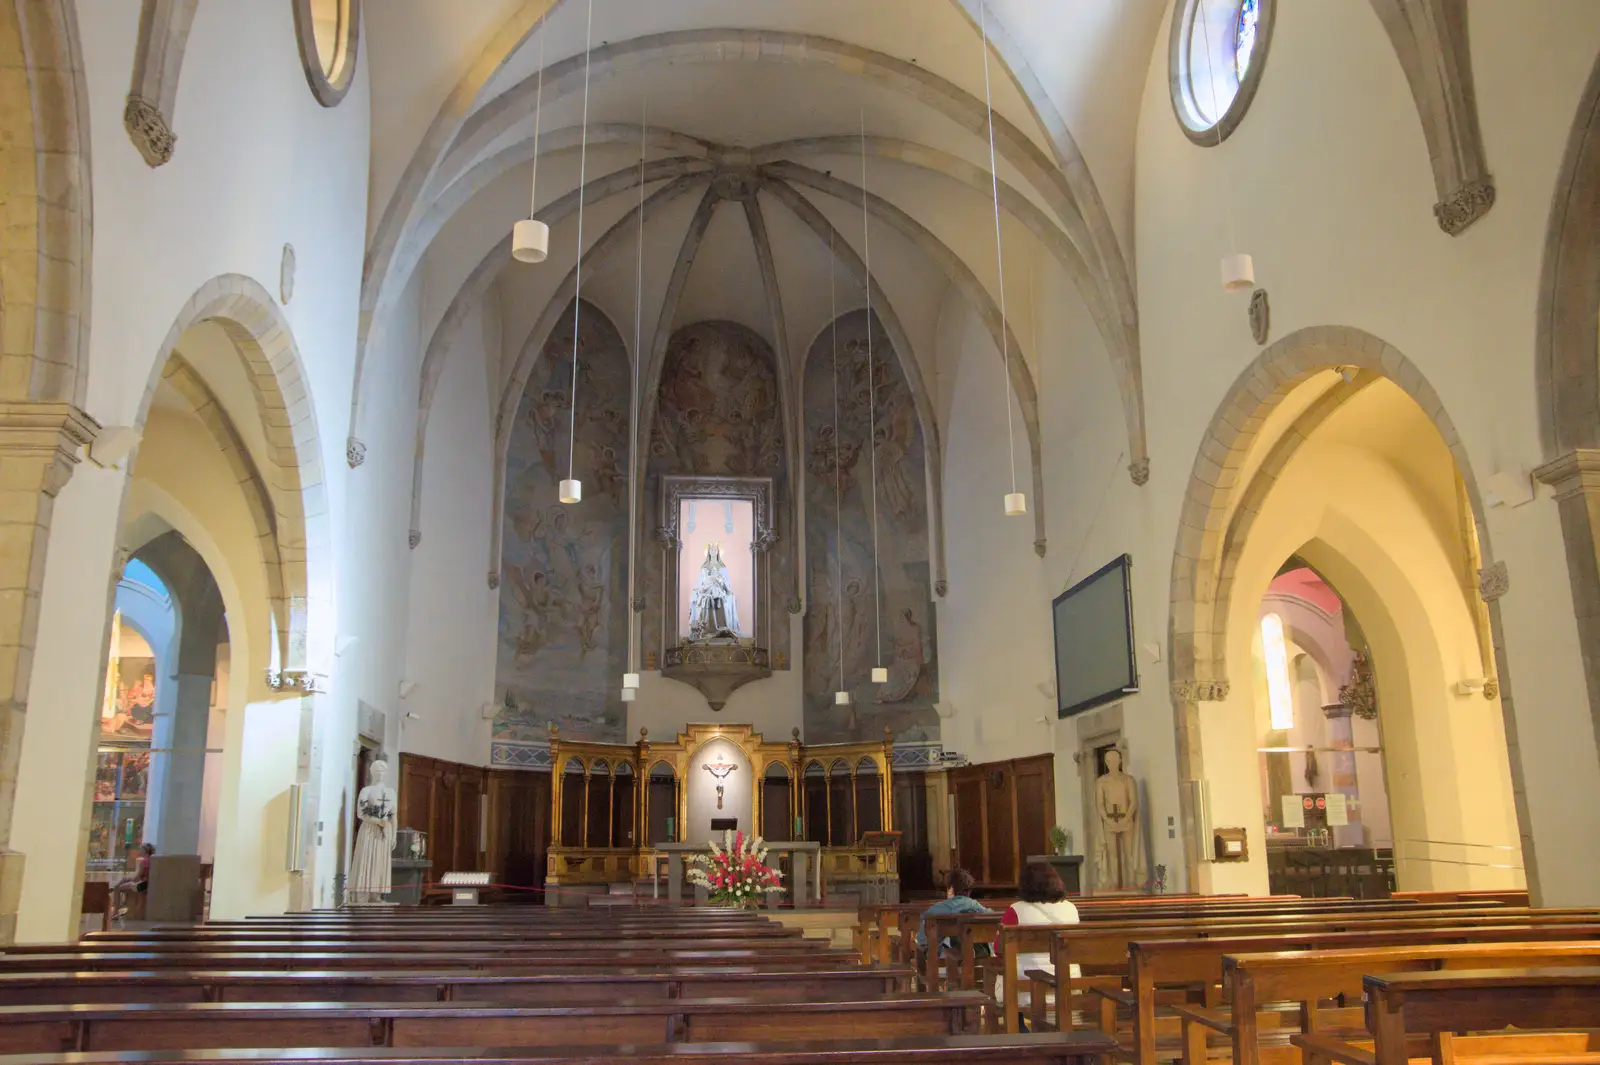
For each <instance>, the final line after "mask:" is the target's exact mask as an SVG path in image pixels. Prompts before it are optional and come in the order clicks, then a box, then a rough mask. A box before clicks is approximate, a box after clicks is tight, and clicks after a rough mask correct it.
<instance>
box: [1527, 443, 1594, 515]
mask: <svg viewBox="0 0 1600 1065" xmlns="http://www.w3.org/2000/svg"><path fill="white" fill-rule="evenodd" d="M1533 475H1534V476H1535V477H1537V478H1538V479H1539V481H1540V483H1541V484H1547V485H1549V486H1550V487H1551V488H1553V489H1555V495H1556V502H1558V503H1559V502H1561V501H1562V500H1564V499H1570V498H1571V497H1573V496H1575V495H1578V494H1580V493H1582V492H1600V450H1595V449H1593V448H1579V449H1578V450H1576V451H1569V452H1567V453H1566V454H1565V455H1562V456H1561V457H1560V458H1558V459H1556V460H1554V461H1552V462H1547V463H1545V464H1544V465H1543V466H1540V467H1539V468H1538V469H1536V470H1534V471H1533Z"/></svg>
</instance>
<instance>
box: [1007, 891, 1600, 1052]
mask: <svg viewBox="0 0 1600 1065" xmlns="http://www.w3.org/2000/svg"><path fill="white" fill-rule="evenodd" d="M1461 913H1462V911H1446V912H1445V914H1443V915H1435V914H1430V913H1426V912H1422V913H1407V914H1403V915H1402V914H1399V913H1392V912H1391V913H1382V914H1367V913H1363V914H1338V915H1323V916H1314V917H1305V918H1301V919H1299V920H1296V919H1295V918H1293V917H1292V916H1291V915H1275V916H1273V917H1270V918H1268V917H1250V918H1235V917H1226V918H1208V919H1203V920H1189V921H1165V920H1163V921H1151V922H1144V923H1134V924H1121V923H1114V924H1084V923H1080V924H1077V925H1034V926H1031V927H1015V926H1014V927H1012V928H1005V929H1002V930H1001V931H1000V933H999V937H998V941H997V944H996V947H997V949H996V961H995V966H996V969H997V975H998V976H999V978H1000V983H1001V988H1002V990H1001V993H1000V996H1001V997H1003V999H1004V1001H1003V1002H1002V1003H1001V1010H1000V1015H1001V1018H1002V1026H1003V1029H1004V1030H1007V1031H1009V1030H1011V1028H1012V1027H1014V1023H1015V1018H1016V1016H1017V1004H1018V1001H1019V1000H1020V994H1021V990H1022V985H1023V983H1024V982H1025V981H1026V982H1029V983H1033V982H1037V983H1038V984H1039V985H1041V987H1043V988H1046V989H1049V990H1051V991H1057V990H1059V989H1058V988H1057V982H1056V981H1055V979H1054V978H1053V973H1052V972H1051V971H1050V970H1038V971H1037V972H1030V973H1022V972H1019V971H1018V970H1019V966H1018V964H1017V957H1018V956H1019V955H1022V954H1034V953H1049V954H1051V956H1052V964H1051V967H1050V969H1051V970H1054V971H1057V972H1059V971H1062V970H1063V969H1064V968H1065V967H1066V966H1068V965H1076V966H1077V967H1078V969H1079V971H1080V974H1081V975H1080V978H1079V980H1078V983H1077V986H1076V987H1072V986H1067V987H1066V992H1065V993H1066V994H1067V997H1068V999H1069V1002H1068V1009H1075V1010H1081V1009H1085V1008H1092V1007H1093V1004H1092V1003H1090V1002H1088V1001H1086V998H1087V996H1088V991H1089V988H1090V987H1101V988H1107V987H1109V988H1116V987H1118V986H1120V983H1119V982H1110V983H1108V982H1107V978H1108V976H1110V975H1111V974H1114V973H1118V972H1121V973H1127V972H1128V957H1127V943H1128V942H1129V941H1131V937H1134V936H1137V937H1139V938H1143V939H1146V940H1149V939H1152V938H1174V939H1186V938H1213V937H1215V936H1217V935H1226V936H1229V937H1233V938H1237V937H1241V936H1270V935H1275V934H1280V933H1289V932H1293V933H1304V932H1307V931H1325V932H1330V933H1332V932H1343V931H1351V932H1355V931H1379V930H1384V929H1411V928H1426V927H1432V926H1438V927H1455V926H1457V924H1458V923H1459V922H1460V921H1461V920H1462V916H1461ZM1470 913H1471V920H1472V927H1474V928H1480V927H1481V928H1490V927H1498V926H1501V925H1512V924H1516V925H1518V926H1519V927H1520V926H1524V925H1526V924H1527V922H1528V921H1529V920H1530V915H1529V914H1528V912H1527V911H1525V910H1523V911H1516V912H1514V913H1512V914H1509V915H1508V914H1502V913H1500V911H1499V910H1485V911H1482V912H1481V913H1479V912H1478V911H1470ZM1585 922H1588V923H1600V911H1593V910H1575V911H1547V912H1546V915H1545V916H1541V917H1540V918H1539V923H1570V924H1574V925H1579V924H1583V923H1585ZM1057 933H1059V934H1060V936H1061V938H1060V939H1059V940H1057V939H1056V938H1055V937H1056V934H1057ZM1065 947H1075V949H1064V948H1065ZM1067 971H1070V970H1067ZM1048 1024H1049V1021H1048V1018H1047V1015H1046V1013H1045V1009H1044V996H1042V995H1031V996H1030V1016H1029V1027H1030V1028H1033V1029H1035V1030H1039V1029H1040V1028H1041V1027H1044V1026H1048Z"/></svg>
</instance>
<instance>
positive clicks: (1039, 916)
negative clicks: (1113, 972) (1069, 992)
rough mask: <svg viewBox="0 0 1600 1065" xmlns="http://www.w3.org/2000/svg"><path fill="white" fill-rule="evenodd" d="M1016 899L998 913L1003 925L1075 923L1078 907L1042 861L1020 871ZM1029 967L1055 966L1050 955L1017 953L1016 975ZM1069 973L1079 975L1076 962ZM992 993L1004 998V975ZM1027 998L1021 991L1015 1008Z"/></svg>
mask: <svg viewBox="0 0 1600 1065" xmlns="http://www.w3.org/2000/svg"><path fill="white" fill-rule="evenodd" d="M1017 900H1018V901H1017V902H1015V903H1013V904H1012V906H1011V908H1010V909H1008V910H1006V912H1005V913H1004V914H1002V915H1001V917H1000V923H1001V924H1002V925H1034V924H1077V923H1078V908H1077V907H1076V906H1074V905H1073V904H1072V903H1071V902H1068V901H1067V890H1066V888H1064V887H1063V886H1062V884H1061V878H1060V877H1059V876H1057V875H1056V871H1055V870H1054V869H1052V868H1050V866H1048V865H1046V864H1045V863H1044V862H1033V863H1031V864H1030V865H1029V866H1028V867H1027V868H1026V869H1024V870H1023V871H1022V882H1021V883H1020V884H1018V885H1017ZM1029 969H1043V970H1044V971H1045V972H1047V973H1054V972H1055V971H1056V970H1055V966H1053V965H1051V964H1050V955H1049V954H1041V953H1030V954H1019V955H1017V972H1018V974H1021V973H1025V972H1027V971H1028V970H1029ZM1071 975H1072V976H1074V977H1077V976H1081V975H1082V974H1081V973H1080V972H1079V970H1078V967H1077V966H1076V965H1074V966H1073V967H1072V974H1071ZM994 994H995V998H997V999H1001V1000H1002V1001H1003V1000H1004V999H1003V996H1004V994H1005V984H1004V977H1003V976H1002V977H999V978H997V979H996V980H995V989H994ZM1030 998H1031V996H1030V995H1029V993H1028V992H1027V991H1022V992H1020V993H1019V994H1018V995H1017V1005H1018V1007H1020V1008H1022V1009H1026V1008H1027V1007H1028V1005H1029V1001H1030ZM1063 1027H1065V1026H1063Z"/></svg>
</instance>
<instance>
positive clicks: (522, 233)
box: [511, 22, 550, 263]
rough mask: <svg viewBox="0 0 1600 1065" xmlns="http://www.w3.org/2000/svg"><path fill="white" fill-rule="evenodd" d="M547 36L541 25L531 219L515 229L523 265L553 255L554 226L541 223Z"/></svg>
mask: <svg viewBox="0 0 1600 1065" xmlns="http://www.w3.org/2000/svg"><path fill="white" fill-rule="evenodd" d="M544 36H545V26H544V23H543V22H541V23H540V25H539V87H538V89H537V90H536V91H535V93H534V104H533V181H532V182H531V183H530V187H529V190H528V201H529V202H528V217H527V218H524V219H522V220H521V221H520V222H518V223H517V224H516V225H514V226H512V227H511V257H512V258H513V259H515V260H517V262H519V263H542V262H544V261H545V258H546V257H547V256H548V255H549V254H550V227H549V226H548V225H547V224H546V223H544V222H542V221H540V220H539V217H538V214H539V126H540V121H541V119H542V118H543V117H544Z"/></svg>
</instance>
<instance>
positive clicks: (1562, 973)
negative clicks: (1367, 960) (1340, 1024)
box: [1291, 967, 1600, 1065]
mask: <svg viewBox="0 0 1600 1065" xmlns="http://www.w3.org/2000/svg"><path fill="white" fill-rule="evenodd" d="M1362 983H1363V985H1364V987H1365V993H1366V996H1367V1006H1366V1017H1367V1029H1368V1031H1370V1032H1371V1033H1372V1036H1373V1049H1372V1050H1370V1051H1369V1050H1366V1049H1364V1048H1361V1047H1359V1046H1357V1045H1356V1044H1354V1043H1350V1042H1346V1041H1344V1040H1340V1039H1335V1038H1331V1037H1329V1036H1324V1035H1319V1034H1302V1035H1296V1036H1294V1037H1293V1038H1292V1039H1291V1042H1292V1043H1293V1044H1294V1045H1295V1046H1297V1047H1299V1048H1300V1049H1301V1051H1302V1053H1303V1054H1304V1060H1305V1061H1306V1063H1307V1065H1327V1063H1331V1062H1341V1063H1348V1065H1406V1063H1407V1062H1408V1060H1409V1057H1410V1050H1409V1045H1410V1042H1411V1040H1412V1038H1413V1037H1417V1036H1421V1037H1424V1038H1425V1039H1426V1040H1427V1042H1428V1054H1429V1055H1430V1056H1431V1057H1432V1058H1433V1060H1434V1061H1436V1062H1454V1061H1456V1060H1458V1059H1460V1058H1464V1057H1467V1055H1461V1054H1458V1050H1459V1049H1460V1048H1461V1044H1464V1043H1467V1042H1468V1038H1470V1037H1468V1038H1464V1037H1462V1036H1461V1035H1458V1034H1457V1033H1464V1032H1474V1031H1476V1032H1495V1031H1498V1030H1500V1029H1505V1028H1517V1029H1520V1030H1522V1031H1523V1032H1525V1033H1534V1032H1537V1031H1539V1030H1541V1029H1545V1030H1548V1029H1562V1028H1580V1029H1582V1028H1588V1029H1592V1028H1600V967H1582V968H1556V969H1489V970H1480V971H1472V970H1466V971H1445V972H1423V973H1397V974H1394V975H1392V976H1390V975H1385V976H1367V977H1365V978H1364V979H1363V981H1362ZM1505 1038H1506V1037H1491V1038H1489V1039H1484V1040H1480V1041H1479V1042H1478V1046H1479V1048H1481V1049H1482V1050H1484V1051H1488V1053H1483V1054H1480V1055H1475V1056H1472V1057H1470V1058H1468V1060H1477V1061H1489V1060H1493V1061H1495V1062H1496V1065H1499V1063H1501V1062H1508V1061H1514V1060H1517V1056H1516V1055H1514V1054H1504V1055H1500V1054H1495V1053H1494V1050H1493V1048H1494V1045H1495V1043H1496V1042H1499V1041H1501V1040H1503V1039H1505ZM1509 1041H1510V1042H1511V1044H1512V1046H1513V1047H1514V1046H1515V1037H1510V1040H1509ZM1522 1060H1530V1061H1536V1062H1539V1063H1540V1065H1558V1063H1559V1065H1566V1063H1572V1065H1578V1063H1589V1062H1600V1051H1595V1050H1593V1049H1588V1048H1586V1049H1584V1050H1581V1051H1577V1052H1571V1051H1569V1052H1566V1053H1550V1052H1548V1051H1545V1052H1542V1053H1539V1054H1538V1056H1537V1057H1534V1058H1531V1059H1530V1058H1523V1059H1522Z"/></svg>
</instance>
